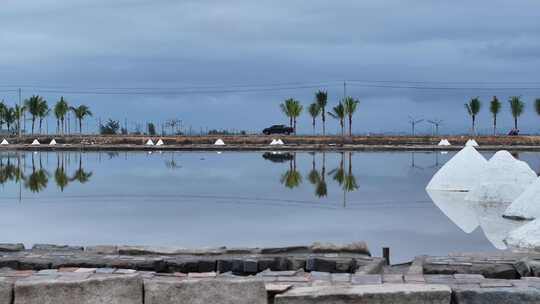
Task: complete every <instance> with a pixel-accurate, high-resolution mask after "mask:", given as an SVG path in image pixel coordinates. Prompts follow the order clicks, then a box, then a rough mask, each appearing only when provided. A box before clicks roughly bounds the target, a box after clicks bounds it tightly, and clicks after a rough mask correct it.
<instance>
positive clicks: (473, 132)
mask: <svg viewBox="0 0 540 304" xmlns="http://www.w3.org/2000/svg"><path fill="white" fill-rule="evenodd" d="M475 120H476V116H475V115H473V116H472V135H474V134H475V127H474V123H475Z"/></svg>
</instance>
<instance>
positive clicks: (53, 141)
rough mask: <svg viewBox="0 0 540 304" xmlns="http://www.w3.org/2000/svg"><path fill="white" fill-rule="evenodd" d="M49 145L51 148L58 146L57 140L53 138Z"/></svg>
mask: <svg viewBox="0 0 540 304" xmlns="http://www.w3.org/2000/svg"><path fill="white" fill-rule="evenodd" d="M49 145H50V146H54V145H56V140H55V139H54V138H53V139H52V140H51V142H50V143H49Z"/></svg>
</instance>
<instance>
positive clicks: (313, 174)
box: [308, 153, 321, 185]
mask: <svg viewBox="0 0 540 304" xmlns="http://www.w3.org/2000/svg"><path fill="white" fill-rule="evenodd" d="M311 155H312V157H313V159H312V161H311V171H309V174H308V179H309V182H310V183H311V184H312V185H316V184H318V183H319V181H320V180H321V175H320V174H319V171H317V169H315V153H311Z"/></svg>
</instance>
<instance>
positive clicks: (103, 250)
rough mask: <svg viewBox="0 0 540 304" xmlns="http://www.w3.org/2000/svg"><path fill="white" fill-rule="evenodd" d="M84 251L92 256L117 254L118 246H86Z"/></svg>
mask: <svg viewBox="0 0 540 304" xmlns="http://www.w3.org/2000/svg"><path fill="white" fill-rule="evenodd" d="M84 251H86V252H88V253H93V254H118V246H111V245H97V246H87V247H86V248H84Z"/></svg>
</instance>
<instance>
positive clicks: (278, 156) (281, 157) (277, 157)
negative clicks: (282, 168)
mask: <svg viewBox="0 0 540 304" xmlns="http://www.w3.org/2000/svg"><path fill="white" fill-rule="evenodd" d="M262 157H263V158H264V159H266V160H269V161H271V162H274V163H284V162H286V161H290V160H292V159H293V158H294V155H292V154H291V153H277V152H266V153H264V154H263V156H262Z"/></svg>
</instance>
